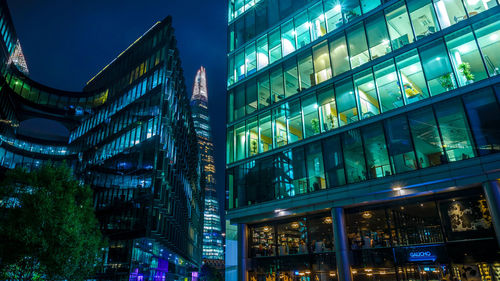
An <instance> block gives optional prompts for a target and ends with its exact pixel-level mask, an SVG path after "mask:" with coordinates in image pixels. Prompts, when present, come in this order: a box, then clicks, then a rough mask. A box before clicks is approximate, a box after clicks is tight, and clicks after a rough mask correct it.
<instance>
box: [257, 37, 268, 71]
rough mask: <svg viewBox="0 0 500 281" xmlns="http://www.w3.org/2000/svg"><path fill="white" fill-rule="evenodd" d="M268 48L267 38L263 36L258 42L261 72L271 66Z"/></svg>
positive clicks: (258, 66) (258, 68)
mask: <svg viewBox="0 0 500 281" xmlns="http://www.w3.org/2000/svg"><path fill="white" fill-rule="evenodd" d="M268 52H269V50H268V48H267V36H263V37H261V38H259V39H258V40H257V70H261V69H262V68H264V67H266V66H267V65H268V64H269V57H268Z"/></svg>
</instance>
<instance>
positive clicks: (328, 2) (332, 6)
mask: <svg viewBox="0 0 500 281" xmlns="http://www.w3.org/2000/svg"><path fill="white" fill-rule="evenodd" d="M323 4H324V10H325V17H326V23H327V24H326V27H327V30H328V32H332V31H333V30H335V29H337V28H339V27H341V26H342V25H343V24H344V22H343V20H342V6H341V5H340V1H339V0H325V1H323Z"/></svg>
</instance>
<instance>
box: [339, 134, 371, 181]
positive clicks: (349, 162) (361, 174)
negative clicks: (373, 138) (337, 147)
mask: <svg viewBox="0 0 500 281" xmlns="http://www.w3.org/2000/svg"><path fill="white" fill-rule="evenodd" d="M342 148H343V151H344V161H345V167H346V174H347V182H348V183H355V182H360V181H364V180H366V165H365V155H364V151H363V144H362V141H361V133H360V131H359V130H349V131H348V132H346V133H344V134H342Z"/></svg>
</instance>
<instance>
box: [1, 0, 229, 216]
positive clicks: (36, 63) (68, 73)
mask: <svg viewBox="0 0 500 281" xmlns="http://www.w3.org/2000/svg"><path fill="white" fill-rule="evenodd" d="M226 2H227V1H226V0H42V1H41V0H8V1H7V3H8V5H9V7H10V11H11V14H12V17H13V20H14V26H15V28H16V31H17V35H18V37H19V40H20V41H21V45H22V48H23V51H24V55H25V57H26V60H27V63H28V67H29V70H30V76H31V78H32V79H33V80H35V81H38V82H40V83H42V84H46V85H48V86H50V87H54V88H60V89H64V90H72V91H81V90H82V88H83V86H84V85H85V83H86V82H87V81H88V80H89V79H90V78H91V77H93V76H94V75H95V74H96V73H97V72H99V70H101V69H102V68H103V67H104V66H105V65H107V64H108V63H109V62H111V61H112V60H113V59H114V58H115V57H116V56H117V55H118V54H120V53H121V52H122V51H123V50H124V49H126V48H127V47H128V46H129V45H130V44H131V43H132V42H134V41H135V40H136V39H137V38H138V37H139V36H141V35H142V34H143V33H144V32H146V31H147V30H148V29H149V28H150V27H151V26H152V25H153V24H154V23H156V22H157V21H161V20H163V19H164V18H165V17H166V16H167V15H171V16H172V17H173V26H174V28H175V36H176V38H177V41H178V48H179V50H180V54H181V60H182V67H183V69H184V75H185V78H186V81H187V87H188V89H189V94H191V88H192V83H193V79H194V76H195V74H196V70H197V69H198V68H199V67H200V65H203V66H205V68H206V69H207V80H208V92H209V110H210V115H211V123H212V128H213V130H214V142H215V146H216V162H217V163H216V165H217V167H216V169H217V182H218V189H219V192H220V193H221V198H222V193H223V191H222V190H223V189H224V175H223V172H224V162H225V159H224V146H225V140H224V138H225V126H224V125H223V124H225V100H226V99H225V81H226V79H225V73H226V59H225V57H226V56H225V53H226V27H227V24H226V21H227V16H226V15H227V8H226ZM221 207H222V206H221Z"/></svg>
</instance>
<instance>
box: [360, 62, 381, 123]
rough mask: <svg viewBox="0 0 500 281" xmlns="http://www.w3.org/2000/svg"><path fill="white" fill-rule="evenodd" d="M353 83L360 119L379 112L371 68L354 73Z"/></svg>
mask: <svg viewBox="0 0 500 281" xmlns="http://www.w3.org/2000/svg"><path fill="white" fill-rule="evenodd" d="M354 85H355V89H356V95H357V97H358V101H359V106H360V109H361V119H366V118H369V117H372V116H375V115H377V114H380V106H379V104H378V98H377V91H376V89H375V82H374V81H373V74H372V70H371V69H367V70H365V71H363V72H361V73H358V74H356V75H354Z"/></svg>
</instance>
